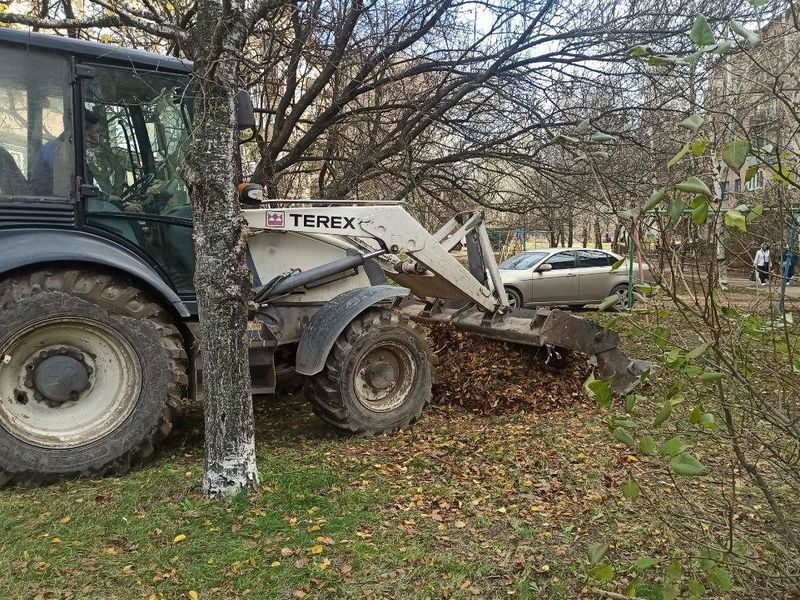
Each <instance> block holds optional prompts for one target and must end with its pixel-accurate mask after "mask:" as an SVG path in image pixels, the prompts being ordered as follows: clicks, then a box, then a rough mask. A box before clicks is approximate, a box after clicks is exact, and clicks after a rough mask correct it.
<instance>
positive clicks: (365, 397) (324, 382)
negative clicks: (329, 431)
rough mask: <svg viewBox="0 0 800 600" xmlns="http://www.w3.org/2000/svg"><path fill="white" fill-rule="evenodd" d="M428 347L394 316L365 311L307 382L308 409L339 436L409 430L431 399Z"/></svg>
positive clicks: (404, 321) (394, 313) (393, 314)
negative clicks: (343, 433)
mask: <svg viewBox="0 0 800 600" xmlns="http://www.w3.org/2000/svg"><path fill="white" fill-rule="evenodd" d="M431 385H432V377H431V364H430V361H429V359H428V352H427V346H426V344H425V341H424V339H423V338H422V336H421V335H420V334H419V333H418V332H417V331H416V329H415V328H414V327H413V326H412V324H411V323H410V322H409V321H408V320H407V318H405V317H404V316H403V317H401V316H400V315H398V314H397V313H396V312H393V311H388V310H376V309H373V310H369V311H367V312H366V313H364V314H362V315H361V316H359V317H358V318H356V319H355V320H353V321H352V322H351V323H350V324H349V325H348V326H347V328H346V329H345V330H344V331H343V332H342V334H341V335H340V336H339V338H338V339H337V340H336V343H335V344H334V347H333V349H332V350H331V353H330V355H329V356H328V360H327V362H326V364H325V368H324V370H323V371H322V372H321V373H318V374H317V375H314V376H313V377H312V378H311V394H310V399H311V405H312V407H313V409H314V412H315V413H316V414H317V416H319V417H320V418H321V419H322V420H323V421H325V422H327V423H329V424H331V425H333V426H334V427H336V428H337V429H339V430H340V431H342V432H345V433H348V434H351V435H358V436H372V435H377V434H380V433H388V432H392V431H396V430H398V429H402V428H404V427H408V426H409V425H411V424H412V423H414V422H415V421H416V420H417V419H418V418H419V416H420V414H421V413H422V408H423V407H424V406H425V404H426V403H427V402H429V401H430V399H431Z"/></svg>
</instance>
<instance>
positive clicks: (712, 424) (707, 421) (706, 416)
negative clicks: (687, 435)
mask: <svg viewBox="0 0 800 600" xmlns="http://www.w3.org/2000/svg"><path fill="white" fill-rule="evenodd" d="M698 423H699V424H700V425H701V426H702V427H703V428H704V429H719V425H717V422H716V421H715V420H714V415H712V414H711V413H703V414H702V415H700V421H698Z"/></svg>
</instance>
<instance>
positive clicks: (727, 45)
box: [714, 40, 733, 55]
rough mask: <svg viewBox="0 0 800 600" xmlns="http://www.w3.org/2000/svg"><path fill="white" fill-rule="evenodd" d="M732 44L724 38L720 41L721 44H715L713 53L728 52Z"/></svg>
mask: <svg viewBox="0 0 800 600" xmlns="http://www.w3.org/2000/svg"><path fill="white" fill-rule="evenodd" d="M732 46H733V44H732V43H731V42H729V41H727V40H726V41H724V42H722V43H721V44H717V47H716V49H715V50H714V54H720V55H725V54H728V52H730V51H731V47H732Z"/></svg>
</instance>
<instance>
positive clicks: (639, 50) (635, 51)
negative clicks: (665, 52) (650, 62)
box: [628, 45, 653, 58]
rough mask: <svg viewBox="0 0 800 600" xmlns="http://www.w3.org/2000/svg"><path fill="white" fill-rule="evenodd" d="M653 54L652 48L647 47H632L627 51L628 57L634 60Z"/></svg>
mask: <svg viewBox="0 0 800 600" xmlns="http://www.w3.org/2000/svg"><path fill="white" fill-rule="evenodd" d="M652 53H653V50H652V48H650V47H648V46H642V45H638V46H634V47H633V48H631V49H630V50H628V56H635V57H636V58H640V57H642V56H648V55H650V54H652Z"/></svg>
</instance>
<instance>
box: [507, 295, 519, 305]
mask: <svg viewBox="0 0 800 600" xmlns="http://www.w3.org/2000/svg"><path fill="white" fill-rule="evenodd" d="M506 299H507V300H508V305H509V306H510V307H511V308H517V305H518V304H519V303H518V302H517V295H516V294H514V293H513V292H509V291H506Z"/></svg>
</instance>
